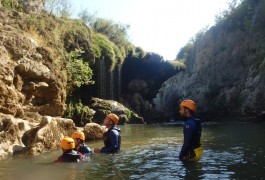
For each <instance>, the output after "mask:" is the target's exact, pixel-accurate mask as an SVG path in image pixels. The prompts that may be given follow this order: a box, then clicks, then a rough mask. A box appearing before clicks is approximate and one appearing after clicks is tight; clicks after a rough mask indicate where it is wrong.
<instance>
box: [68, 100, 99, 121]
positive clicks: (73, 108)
mask: <svg viewBox="0 0 265 180" xmlns="http://www.w3.org/2000/svg"><path fill="white" fill-rule="evenodd" d="M93 114H94V112H93V110H91V109H90V108H89V107H88V106H85V105H83V104H82V102H81V101H80V99H71V100H69V101H68V102H67V108H66V111H65V114H64V117H65V118H71V119H73V120H74V122H75V124H76V125H79V126H84V125H85V124H87V123H90V122H92V117H93Z"/></svg>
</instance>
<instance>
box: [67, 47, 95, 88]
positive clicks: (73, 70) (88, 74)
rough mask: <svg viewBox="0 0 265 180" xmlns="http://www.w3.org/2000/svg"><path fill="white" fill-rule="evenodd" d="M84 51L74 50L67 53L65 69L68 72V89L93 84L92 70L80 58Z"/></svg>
mask: <svg viewBox="0 0 265 180" xmlns="http://www.w3.org/2000/svg"><path fill="white" fill-rule="evenodd" d="M83 52H84V51H82V50H80V49H76V50H75V51H71V52H70V53H69V58H68V60H67V65H66V69H67V72H68V85H69V86H70V87H78V88H80V87H81V86H82V85H90V84H93V83H94V81H92V80H91V79H92V74H93V73H92V70H91V69H90V67H89V65H88V63H87V62H84V61H83V60H82V59H81V58H80V57H81V54H82V53H83Z"/></svg>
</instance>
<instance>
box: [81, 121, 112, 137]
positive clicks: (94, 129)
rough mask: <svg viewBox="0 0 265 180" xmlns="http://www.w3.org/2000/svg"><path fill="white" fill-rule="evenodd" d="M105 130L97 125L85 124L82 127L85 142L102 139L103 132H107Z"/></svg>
mask: <svg viewBox="0 0 265 180" xmlns="http://www.w3.org/2000/svg"><path fill="white" fill-rule="evenodd" d="M107 130H108V129H107V128H106V127H104V126H100V125H99V124H97V123H87V124H86V125H85V127H84V130H83V132H84V134H85V136H86V140H95V139H102V138H103V135H104V133H105V132H107Z"/></svg>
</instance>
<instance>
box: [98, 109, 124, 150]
mask: <svg viewBox="0 0 265 180" xmlns="http://www.w3.org/2000/svg"><path fill="white" fill-rule="evenodd" d="M118 122H119V117H118V116H117V115H116V114H113V113H110V114H108V115H107V116H106V118H105V119H104V121H103V125H105V126H106V127H107V129H108V131H107V132H106V133H105V134H104V145H105V146H104V147H103V148H101V149H99V148H95V149H94V152H95V153H115V152H118V151H120V145H121V136H120V129H119V128H117V126H116V125H117V124H118Z"/></svg>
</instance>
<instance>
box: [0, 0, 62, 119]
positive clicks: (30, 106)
mask: <svg viewBox="0 0 265 180" xmlns="http://www.w3.org/2000/svg"><path fill="white" fill-rule="evenodd" d="M29 2H30V1H29ZM10 16H11V15H10ZM12 22H13V18H12V16H11V17H9V16H7V15H6V14H4V13H3V12H0V24H2V27H1V29H3V30H1V31H0V112H2V113H5V114H10V115H13V116H15V117H20V118H25V119H29V120H31V121H36V122H39V121H40V115H44V116H46V115H48V116H61V115H62V114H63V113H64V110H65V99H66V88H65V87H66V80H65V78H64V77H63V75H62V73H64V72H62V71H61V70H60V68H58V65H57V64H56V62H55V59H54V58H55V57H54V56H53V55H52V52H51V51H50V50H48V49H47V48H45V47H42V46H41V45H40V43H39V42H38V39H37V38H35V37H33V36H31V35H29V34H26V33H23V31H21V30H20V29H16V28H14V27H12V26H10V25H9V24H10V23H12Z"/></svg>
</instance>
